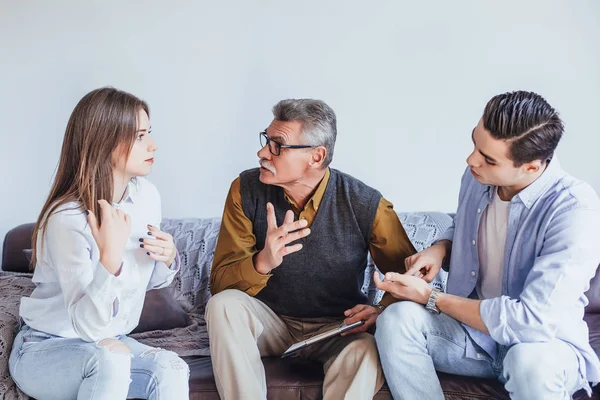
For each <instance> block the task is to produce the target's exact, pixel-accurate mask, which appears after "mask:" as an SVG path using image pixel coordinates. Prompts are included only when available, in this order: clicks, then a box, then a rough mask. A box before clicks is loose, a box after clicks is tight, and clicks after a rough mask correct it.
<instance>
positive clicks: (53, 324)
mask: <svg viewBox="0 0 600 400" xmlns="http://www.w3.org/2000/svg"><path fill="white" fill-rule="evenodd" d="M113 206H114V207H115V208H119V209H121V210H122V211H123V212H125V213H126V214H128V215H129V216H130V217H131V235H130V237H129V240H128V242H127V245H126V247H125V251H124V254H123V260H122V261H123V263H122V266H121V273H120V274H119V276H114V275H112V274H111V273H109V272H108V271H107V270H106V269H105V268H104V267H103V266H102V264H100V259H99V258H100V254H99V251H98V246H97V245H96V241H95V240H94V238H93V236H92V232H91V230H90V227H89V225H88V223H87V216H86V215H85V212H84V211H83V210H82V209H81V207H80V205H79V204H78V203H69V204H65V205H64V206H61V207H60V208H59V210H58V212H56V213H54V214H53V215H52V216H50V218H49V219H48V221H47V227H46V231H45V234H44V235H43V242H42V235H39V236H38V240H37V243H36V250H37V255H38V256H37V265H36V268H35V272H34V274H33V282H34V283H35V284H36V288H35V289H34V291H33V293H32V294H31V296H30V297H23V298H22V299H21V307H20V315H21V318H23V320H24V321H25V323H26V324H27V325H29V326H30V327H32V328H33V329H37V330H40V331H43V332H47V333H50V334H53V335H58V336H62V337H67V338H77V337H78V338H81V339H83V340H85V341H89V342H92V341H98V340H102V339H105V338H109V337H115V336H118V335H125V334H128V333H129V332H131V331H132V330H133V329H134V328H135V327H136V326H137V325H138V323H139V319H140V314H141V312H142V306H143V304H144V298H145V294H146V290H150V289H157V288H161V287H165V286H168V285H169V284H170V283H171V282H172V280H173V278H174V276H175V274H176V273H177V270H178V269H179V260H178V259H176V260H175V262H174V263H173V264H172V265H171V268H169V267H167V265H166V264H165V263H163V262H157V261H155V260H153V259H152V258H150V256H149V255H147V254H146V252H147V250H145V249H143V248H140V241H139V239H140V238H146V237H149V236H148V228H147V225H148V224H151V225H154V226H155V227H159V226H160V221H161V209H160V207H161V204H160V195H159V193H158V190H157V189H156V187H155V186H154V185H153V184H151V183H150V182H149V181H148V180H146V179H144V178H134V179H132V180H131V182H130V183H129V185H128V188H127V194H126V195H125V199H124V200H123V201H121V202H120V203H119V204H113Z"/></svg>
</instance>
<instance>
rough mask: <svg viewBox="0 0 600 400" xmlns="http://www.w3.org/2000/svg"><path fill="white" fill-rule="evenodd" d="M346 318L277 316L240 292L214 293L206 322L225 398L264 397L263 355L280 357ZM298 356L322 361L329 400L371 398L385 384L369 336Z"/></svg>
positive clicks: (335, 340) (325, 395) (330, 343)
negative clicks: (286, 351)
mask: <svg viewBox="0 0 600 400" xmlns="http://www.w3.org/2000/svg"><path fill="white" fill-rule="evenodd" d="M342 320H343V317H341V318H290V317H285V316H278V315H277V314H275V313H274V312H273V311H272V310H271V309H270V308H269V307H267V306H266V305H265V304H264V303H263V302H261V301H260V300H258V299H255V298H254V297H251V296H248V295H247V294H246V293H244V292H242V291H239V290H225V291H223V292H221V293H218V294H217V295H215V296H213V297H212V298H211V299H210V300H209V302H208V304H207V307H206V323H207V326H208V335H209V338H210V353H211V357H212V364H213V370H214V375H215V381H216V384H217V390H218V391H219V395H220V396H221V399H223V400H238V399H249V400H254V399H266V398H267V384H266V379H265V370H264V367H263V364H262V361H261V356H280V355H281V354H282V353H283V352H284V351H285V350H287V348H288V347H289V346H291V345H292V344H294V343H296V342H298V341H300V340H302V339H307V338H309V337H311V336H314V335H316V334H318V333H321V332H324V331H326V330H329V329H332V328H334V327H336V326H338V325H339V324H340V323H341V321H342ZM299 354H300V356H301V357H303V358H307V359H311V360H316V361H319V362H321V363H322V364H323V370H324V371H325V381H324V382H323V398H324V399H325V400H330V399H331V400H339V399H356V400H366V399H372V398H373V396H374V395H375V393H377V392H378V391H379V389H380V388H381V386H382V385H383V372H382V370H381V365H380V363H379V357H378V354H377V347H376V346H375V339H374V338H373V336H372V335H371V334H368V333H358V334H351V335H348V336H337V337H334V338H330V339H327V340H324V341H323V342H320V343H317V344H314V345H312V346H309V347H307V348H306V349H304V350H302V351H301V352H300V353H299Z"/></svg>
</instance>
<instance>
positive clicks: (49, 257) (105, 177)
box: [10, 88, 189, 400]
mask: <svg viewBox="0 0 600 400" xmlns="http://www.w3.org/2000/svg"><path fill="white" fill-rule="evenodd" d="M149 115H150V113H149V109H148V105H147V104H146V103H145V102H143V101H142V100H140V99H138V98H136V97H135V96H133V95H131V94H129V93H126V92H123V91H120V90H117V89H113V88H101V89H97V90H94V91H92V92H90V93H88V94H87V95H86V96H84V97H83V98H82V99H81V100H80V101H79V103H78V104H77V106H76V107H75V109H74V110H73V113H72V114H71V117H70V119H69V123H68V125H67V129H66V132H65V137H64V141H63V146H62V150H61V155H60V161H59V164H58V171H57V174H56V177H55V180H54V184H53V185H52V189H51V191H50V195H49V196H48V199H47V200H46V203H45V204H44V206H43V208H42V211H41V213H40V215H39V218H38V221H37V226H36V229H35V231H34V237H33V244H32V245H33V255H32V266H33V268H34V275H33V281H34V283H35V284H36V288H35V289H34V291H33V293H32V294H31V296H30V297H24V298H23V299H22V300H21V307H20V316H21V318H22V320H23V323H22V327H21V330H20V331H19V333H18V335H17V337H16V339H15V342H14V345H13V350H12V353H11V356H10V372H11V375H12V377H13V379H14V380H15V382H16V383H17V384H18V385H19V387H20V388H21V390H23V391H24V392H25V393H27V394H28V395H29V396H32V397H35V398H37V399H39V400H44V399H95V400H97V399H107V400H114V399H125V398H128V397H133V398H144V399H159V398H163V399H165V398H168V399H187V398H188V379H189V377H188V375H189V372H188V371H189V370H188V367H187V364H186V363H185V362H184V361H183V360H181V359H180V358H179V357H178V356H177V354H175V353H173V352H170V351H165V350H162V349H155V348H152V347H149V346H146V345H144V344H141V343H139V342H137V341H136V340H134V339H132V338H130V337H127V336H126V335H127V334H128V333H130V332H131V331H132V330H133V329H134V328H135V327H136V326H137V324H138V322H139V318H140V314H141V311H142V306H143V303H144V298H145V292H146V290H149V289H156V288H160V287H165V286H168V285H169V284H170V283H171V282H172V280H173V277H174V276H175V274H176V273H177V271H178V269H179V262H178V260H177V251H176V248H175V244H174V243H173V238H172V237H171V236H170V235H169V234H167V233H165V232H162V231H161V230H160V228H159V226H160V221H161V210H160V195H159V193H158V191H157V190H156V188H155V187H154V185H152V184H151V183H150V182H149V181H148V180H146V179H145V178H144V176H145V175H147V174H148V173H150V171H151V169H152V164H153V162H154V152H155V151H156V149H157V146H156V143H155V142H154V140H153V139H152V137H151V135H150V121H149Z"/></svg>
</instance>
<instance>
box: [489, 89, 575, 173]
mask: <svg viewBox="0 0 600 400" xmlns="http://www.w3.org/2000/svg"><path fill="white" fill-rule="evenodd" d="M482 119H483V127H484V128H485V129H486V130H488V131H489V132H490V133H491V134H492V137H494V138H496V139H502V140H505V141H507V142H508V143H509V144H510V158H511V160H513V162H514V165H515V166H516V167H520V166H521V165H523V164H525V163H528V162H531V161H535V160H542V161H543V162H548V161H550V160H551V159H552V156H553V155H554V150H555V149H556V146H558V142H559V141H560V138H561V137H562V135H563V132H564V126H563V122H562V121H561V119H560V117H559V116H558V113H557V112H556V110H554V108H552V107H551V106H550V104H548V102H546V100H545V99H544V98H543V97H542V96H540V95H539V94H537V93H533V92H525V91H516V92H508V93H504V94H499V95H497V96H494V97H493V98H492V99H491V100H490V101H489V102H488V103H487V104H486V106H485V110H484V111H483V117H482Z"/></svg>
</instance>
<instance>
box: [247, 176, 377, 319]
mask: <svg viewBox="0 0 600 400" xmlns="http://www.w3.org/2000/svg"><path fill="white" fill-rule="evenodd" d="M259 175H260V171H259V169H258V168H255V169H251V170H248V171H244V172H242V173H241V174H240V192H241V195H242V208H243V210H244V214H245V215H246V217H248V219H250V221H252V229H253V233H254V236H255V237H256V248H257V250H259V251H260V250H262V249H263V248H264V246H265V239H266V234H267V202H271V203H272V204H273V206H274V207H275V215H276V217H277V226H280V225H281V224H282V223H283V219H284V217H285V213H286V211H287V210H289V209H291V206H290V204H289V203H288V202H287V201H286V200H285V198H284V191H283V189H282V188H281V187H279V186H275V185H265V184H263V183H262V182H260V180H259ZM380 199H381V194H380V193H379V192H378V191H377V190H375V189H373V188H371V187H369V186H367V185H365V184H364V183H362V182H361V181H359V180H358V179H355V178H353V177H351V176H350V175H346V174H344V173H342V172H339V171H337V170H335V169H331V176H330V178H329V182H328V184H327V188H326V189H325V193H324V195H323V199H322V200H321V204H320V205H319V209H318V211H317V214H316V216H315V218H314V220H313V222H312V225H311V226H310V229H311V233H310V235H308V236H307V237H305V238H303V239H300V240H299V241H297V242H293V243H292V244H294V243H302V245H303V247H302V250H300V251H298V252H296V253H292V254H289V255H287V256H285V257H284V258H283V263H282V264H281V265H280V266H279V267H277V268H275V269H274V270H273V271H272V272H271V273H272V274H273V276H271V278H270V279H269V281H268V282H267V286H266V287H265V288H263V289H262V290H261V291H260V292H259V293H258V294H257V295H256V298H258V299H259V300H261V301H263V302H264V303H265V304H267V305H268V306H269V307H270V308H271V309H272V310H273V311H274V312H275V313H277V314H282V315H286V316H290V317H303V318H309V317H334V316H335V317H340V318H343V313H344V311H345V310H347V309H349V308H352V307H354V306H355V305H357V304H364V303H365V302H366V300H367V297H366V296H365V295H364V294H363V293H362V292H361V286H362V284H363V281H364V273H365V268H366V265H367V253H368V251H369V241H370V238H371V231H372V228H373V221H374V219H375V214H376V213H377V208H378V206H379V201H380ZM297 218H298V216H297V215H296V218H295V219H297Z"/></svg>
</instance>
